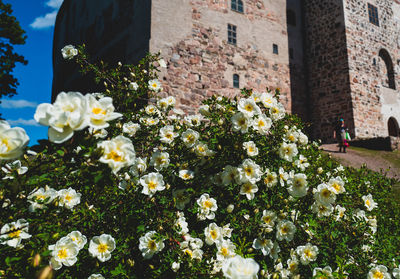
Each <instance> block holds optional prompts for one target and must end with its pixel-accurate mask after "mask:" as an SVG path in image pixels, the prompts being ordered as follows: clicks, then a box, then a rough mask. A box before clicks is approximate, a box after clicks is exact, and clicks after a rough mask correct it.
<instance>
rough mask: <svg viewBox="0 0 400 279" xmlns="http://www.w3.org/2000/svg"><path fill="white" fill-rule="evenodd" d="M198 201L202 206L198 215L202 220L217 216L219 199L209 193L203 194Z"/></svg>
mask: <svg viewBox="0 0 400 279" xmlns="http://www.w3.org/2000/svg"><path fill="white" fill-rule="evenodd" d="M196 202H197V204H198V206H199V207H200V208H199V209H200V212H199V213H197V217H198V218H199V219H200V220H205V219H209V220H212V219H214V218H215V211H217V209H218V206H217V201H216V200H215V199H213V198H210V195H209V194H203V195H201V196H200V198H199V199H198V200H197V201H196Z"/></svg>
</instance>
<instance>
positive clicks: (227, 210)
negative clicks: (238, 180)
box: [226, 204, 235, 213]
mask: <svg viewBox="0 0 400 279" xmlns="http://www.w3.org/2000/svg"><path fill="white" fill-rule="evenodd" d="M234 209H235V206H234V205H233V204H230V205H228V206H227V207H226V212H228V213H232V211H233V210H234Z"/></svg>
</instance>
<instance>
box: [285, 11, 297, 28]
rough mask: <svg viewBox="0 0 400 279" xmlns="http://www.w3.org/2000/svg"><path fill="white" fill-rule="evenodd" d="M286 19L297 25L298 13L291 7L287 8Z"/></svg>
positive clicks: (290, 23) (289, 23)
mask: <svg viewBox="0 0 400 279" xmlns="http://www.w3.org/2000/svg"><path fill="white" fill-rule="evenodd" d="M286 21H287V24H288V25H292V26H296V13H295V12H294V11H292V10H290V9H287V10H286Z"/></svg>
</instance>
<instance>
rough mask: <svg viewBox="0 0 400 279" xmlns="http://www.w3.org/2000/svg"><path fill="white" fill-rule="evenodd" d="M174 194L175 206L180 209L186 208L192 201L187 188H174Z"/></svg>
mask: <svg viewBox="0 0 400 279" xmlns="http://www.w3.org/2000/svg"><path fill="white" fill-rule="evenodd" d="M172 196H173V197H174V201H175V207H176V208H177V209H179V210H183V209H185V205H186V204H188V203H189V202H190V196H189V195H188V194H187V192H186V190H185V189H178V190H176V189H174V190H172Z"/></svg>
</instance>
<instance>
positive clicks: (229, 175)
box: [221, 165, 240, 185]
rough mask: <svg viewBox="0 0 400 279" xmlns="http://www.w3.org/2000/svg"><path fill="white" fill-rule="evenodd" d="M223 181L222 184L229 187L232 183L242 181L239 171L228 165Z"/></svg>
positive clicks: (223, 174) (222, 174)
mask: <svg viewBox="0 0 400 279" xmlns="http://www.w3.org/2000/svg"><path fill="white" fill-rule="evenodd" d="M221 179H222V184H224V185H229V184H231V183H234V182H235V181H238V180H239V179H240V177H239V171H238V169H237V168H235V167H232V166H230V165H227V166H226V167H225V168H224V171H223V172H222V173H221Z"/></svg>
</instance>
